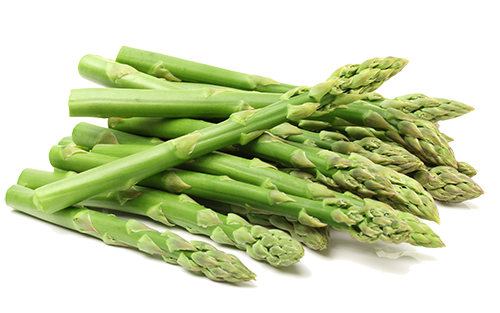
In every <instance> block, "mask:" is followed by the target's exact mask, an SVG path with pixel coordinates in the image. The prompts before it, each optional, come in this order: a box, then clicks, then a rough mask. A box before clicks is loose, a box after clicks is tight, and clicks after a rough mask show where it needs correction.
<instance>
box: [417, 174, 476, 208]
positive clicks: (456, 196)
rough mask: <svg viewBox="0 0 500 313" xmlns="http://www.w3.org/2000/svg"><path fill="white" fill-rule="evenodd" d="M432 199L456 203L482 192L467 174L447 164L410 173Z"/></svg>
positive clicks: (472, 197)
mask: <svg viewBox="0 0 500 313" xmlns="http://www.w3.org/2000/svg"><path fill="white" fill-rule="evenodd" d="M412 176H413V178H415V180H417V181H418V182H419V183H420V184H421V185H422V186H424V187H425V188H426V189H427V190H428V191H429V193H430V194H431V195H432V196H433V197H434V199H436V200H439V201H443V202H449V203H458V202H463V201H466V200H470V199H474V198H477V197H479V196H480V195H482V194H483V193H484V191H483V190H482V189H481V187H480V186H479V185H478V184H477V183H476V182H474V181H473V180H472V179H471V178H470V177H469V176H467V175H465V174H463V173H461V172H459V171H458V170H457V169H455V168H453V167H449V166H436V167H432V168H429V169H422V170H419V171H417V172H415V173H413V174H412Z"/></svg>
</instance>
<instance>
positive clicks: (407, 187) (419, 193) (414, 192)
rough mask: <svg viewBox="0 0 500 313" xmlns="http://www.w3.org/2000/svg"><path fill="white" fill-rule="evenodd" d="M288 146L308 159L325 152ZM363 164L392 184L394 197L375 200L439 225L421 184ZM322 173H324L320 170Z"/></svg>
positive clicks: (403, 176)
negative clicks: (295, 148)
mask: <svg viewBox="0 0 500 313" xmlns="http://www.w3.org/2000/svg"><path fill="white" fill-rule="evenodd" d="M289 144H290V145H292V146H295V147H297V148H300V149H302V150H303V151H304V152H305V153H306V155H307V156H308V157H309V156H310V155H313V154H317V155H320V154H324V151H325V150H322V149H320V148H316V147H311V146H307V145H304V144H300V143H294V142H290V143H289ZM249 147H251V146H249ZM352 155H355V154H352ZM352 155H351V156H352ZM339 156H340V157H342V155H341V154H339V153H337V154H335V155H334V156H333V157H335V158H337V157H339ZM358 160H359V161H361V162H363V159H362V158H358ZM364 162H366V165H367V167H369V168H373V169H374V170H375V171H379V172H380V173H381V174H383V175H384V176H385V177H387V178H388V179H389V180H390V182H391V183H392V186H393V188H394V190H395V193H396V194H395V196H392V197H380V196H379V195H375V198H376V199H378V200H380V201H383V202H386V203H387V204H389V205H391V206H392V207H393V208H395V209H398V210H401V211H405V212H409V213H412V214H414V215H416V216H418V217H420V218H424V219H427V220H431V221H435V222H437V223H439V221H440V219H439V212H438V209H437V207H436V204H435V202H434V200H433V197H432V195H431V194H430V193H429V192H427V191H426V190H425V189H424V188H423V187H422V185H421V184H419V183H418V182H417V181H416V180H414V179H412V178H411V177H409V176H407V175H405V174H401V173H398V172H395V171H393V170H391V169H389V168H386V167H384V166H381V165H378V164H373V163H372V162H371V161H369V160H368V159H364ZM306 171H307V170H306ZM322 173H326V172H324V170H322Z"/></svg>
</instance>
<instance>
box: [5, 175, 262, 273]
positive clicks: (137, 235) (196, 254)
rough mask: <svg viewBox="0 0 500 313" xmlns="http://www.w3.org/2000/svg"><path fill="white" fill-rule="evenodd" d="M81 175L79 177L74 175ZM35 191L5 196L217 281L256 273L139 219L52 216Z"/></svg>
mask: <svg viewBox="0 0 500 313" xmlns="http://www.w3.org/2000/svg"><path fill="white" fill-rule="evenodd" d="M74 176H78V175H74ZM33 196H34V191H33V190H32V189H29V188H27V187H23V186H20V185H14V186H12V187H11V188H9V190H7V194H6V202H7V205H9V206H10V207H12V208H14V209H16V210H19V211H21V212H24V213H26V214H29V215H32V216H34V217H37V218H39V219H42V220H45V221H47V222H50V223H54V224H56V225H60V226H63V227H66V228H69V229H72V230H75V231H78V232H80V233H83V234H87V235H91V236H94V237H97V238H99V239H101V240H102V241H104V242H105V243H106V244H109V245H116V246H126V247H134V248H137V249H138V250H140V251H142V252H145V253H148V254H152V255H158V256H161V257H162V258H163V259H164V260H165V261H166V262H168V263H170V264H177V265H180V266H182V267H183V268H185V269H186V270H188V271H194V272H201V273H203V274H204V275H205V276H207V277H208V278H210V279H212V280H215V281H226V282H240V281H248V280H252V279H254V278H255V274H254V273H252V272H251V271H250V270H249V269H248V268H246V267H245V265H243V263H241V261H240V260H239V259H238V258H237V257H235V256H234V255H231V254H226V253H225V252H223V251H220V250H217V249H216V248H215V247H213V246H212V245H210V244H208V243H205V242H201V241H191V242H187V241H186V240H184V239H182V238H181V237H180V236H178V235H176V234H175V233H173V232H170V231H165V232H163V233H160V232H158V231H155V230H153V229H151V228H149V227H148V226H146V225H144V224H142V223H140V222H138V221H136V220H128V221H125V220H122V219H120V218H117V217H115V216H113V215H110V214H103V213H100V212H97V211H94V210H89V209H87V208H85V207H69V208H66V209H64V210H59V211H58V212H55V213H53V214H48V213H44V212H41V211H39V210H38V209H37V208H36V207H35V205H34V204H33V202H32V200H31V199H32V198H33Z"/></svg>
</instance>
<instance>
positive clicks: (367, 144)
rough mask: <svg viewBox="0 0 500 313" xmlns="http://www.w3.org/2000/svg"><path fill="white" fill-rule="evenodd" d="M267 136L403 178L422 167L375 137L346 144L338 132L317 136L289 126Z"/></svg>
mask: <svg viewBox="0 0 500 313" xmlns="http://www.w3.org/2000/svg"><path fill="white" fill-rule="evenodd" d="M270 133H272V134H273V135H276V136H279V137H281V138H284V139H286V140H288V141H292V142H299V143H303V144H308V145H312V146H317V147H319V148H322V149H327V150H331V151H333V152H338V153H342V154H346V155H350V154H351V153H356V154H359V155H362V156H364V157H365V158H367V159H369V160H370V161H372V162H373V163H376V164H380V165H383V166H386V167H389V168H391V169H393V170H395V171H397V172H400V173H403V174H406V173H410V172H414V171H416V170H418V169H420V168H422V167H423V166H424V164H423V163H422V161H421V160H420V159H419V158H418V157H416V156H415V155H413V154H411V153H410V152H408V150H406V149H404V148H402V147H400V146H398V145H390V144H387V143H384V142H383V141H382V140H380V139H378V138H375V137H366V138H363V139H361V140H356V141H349V139H348V138H347V137H346V136H344V135H342V134H341V133H338V132H330V131H321V132H319V133H317V132H312V131H308V130H304V129H300V128H298V127H296V126H294V125H292V124H290V123H283V124H281V125H278V126H276V127H274V128H272V129H270Z"/></svg>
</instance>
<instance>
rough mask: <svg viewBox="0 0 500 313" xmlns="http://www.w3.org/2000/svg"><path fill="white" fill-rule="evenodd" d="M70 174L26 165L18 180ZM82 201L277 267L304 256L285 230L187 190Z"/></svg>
mask: <svg viewBox="0 0 500 313" xmlns="http://www.w3.org/2000/svg"><path fill="white" fill-rule="evenodd" d="M68 173H71V172H68ZM72 174H73V175H75V174H76V172H73V173H72ZM68 175H71V174H66V173H64V172H62V171H55V172H47V171H40V170H33V169H25V170H24V171H23V172H22V173H21V175H20V176H19V180H18V184H19V185H23V186H27V187H28V188H31V189H33V188H38V187H40V186H43V185H46V184H49V183H51V182H54V181H58V180H61V179H65V178H66V177H67V176H68ZM81 204H82V205H84V206H87V207H98V208H102V209H110V210H115V211H120V212H127V213H133V214H137V215H142V216H147V217H149V218H151V219H153V220H156V221H158V222H161V223H163V224H166V225H168V226H175V225H178V226H180V227H183V228H185V229H187V230H188V231H190V232H192V233H195V234H203V235H205V236H208V237H210V238H211V239H212V240H213V241H215V242H217V243H220V244H228V245H232V246H235V247H237V248H238V249H241V250H245V251H246V252H247V253H248V254H249V255H250V256H251V257H253V258H255V259H256V260H259V261H265V262H268V263H269V264H271V265H272V266H275V267H285V266H290V265H292V264H295V263H296V262H298V261H299V260H300V259H301V258H302V256H304V250H303V248H302V245H301V244H300V243H299V242H297V241H295V240H293V239H292V238H291V237H290V236H289V235H287V234H286V233H285V232H283V231H281V230H277V229H271V230H268V229H267V228H263V227H261V226H255V225H251V224H249V223H248V222H246V221H245V220H244V219H242V218H240V217H239V216H237V215H235V214H228V215H227V216H226V215H223V214H219V213H216V212H214V211H212V210H210V209H208V208H206V207H204V206H202V205H200V204H198V203H196V202H195V201H194V200H193V199H191V198H190V197H188V196H187V195H184V194H179V195H174V194H170V193H167V192H164V191H160V190H155V189H151V188H147V187H142V186H136V187H133V188H131V189H129V190H126V191H115V192H112V193H109V194H106V195H101V196H97V197H94V198H91V199H87V200H85V201H83V202H81Z"/></svg>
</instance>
